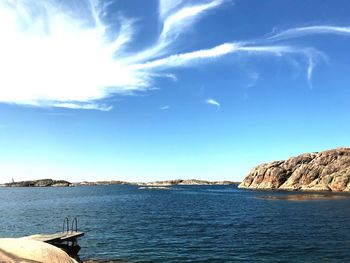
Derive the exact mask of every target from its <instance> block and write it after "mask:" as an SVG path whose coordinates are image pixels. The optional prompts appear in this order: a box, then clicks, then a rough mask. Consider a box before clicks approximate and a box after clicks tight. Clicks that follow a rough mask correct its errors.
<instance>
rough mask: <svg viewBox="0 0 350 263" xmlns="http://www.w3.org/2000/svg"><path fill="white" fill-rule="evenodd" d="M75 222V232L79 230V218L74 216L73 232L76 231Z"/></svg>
mask: <svg viewBox="0 0 350 263" xmlns="http://www.w3.org/2000/svg"><path fill="white" fill-rule="evenodd" d="M74 223H75V232H78V218H77V217H74V219H73V221H72V227H71V232H73V231H74Z"/></svg>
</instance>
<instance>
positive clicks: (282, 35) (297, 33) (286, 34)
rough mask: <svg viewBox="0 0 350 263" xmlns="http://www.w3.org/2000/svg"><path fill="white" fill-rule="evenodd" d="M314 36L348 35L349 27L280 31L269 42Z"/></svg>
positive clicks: (319, 26)
mask: <svg viewBox="0 0 350 263" xmlns="http://www.w3.org/2000/svg"><path fill="white" fill-rule="evenodd" d="M314 34H338V35H350V27H340V26H330V25H315V26H307V27H295V28H291V29H287V30H284V31H281V32H279V33H277V34H274V35H272V36H271V37H269V38H268V39H270V40H283V39H288V38H295V37H303V36H308V35H314Z"/></svg>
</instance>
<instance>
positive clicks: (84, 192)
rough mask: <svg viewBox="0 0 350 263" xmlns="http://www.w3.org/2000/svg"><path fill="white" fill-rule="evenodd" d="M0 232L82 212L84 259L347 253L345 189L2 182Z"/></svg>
mask: <svg viewBox="0 0 350 263" xmlns="http://www.w3.org/2000/svg"><path fill="white" fill-rule="evenodd" d="M0 213H1V221H0V237H21V236H26V235H32V234H38V233H55V232H60V231H62V227H63V220H64V218H65V217H68V218H70V220H71V221H72V220H73V218H75V217H77V219H78V228H79V229H78V230H80V231H83V232H85V236H84V237H82V238H81V239H79V245H80V246H81V251H80V253H79V254H80V257H81V259H82V260H88V259H96V260H110V261H112V260H113V262H114V261H115V262H318V263H319V262H350V195H347V194H332V193H329V194H328V193H327V194H326V193H301V192H282V191H255V190H243V189H238V188H237V187H236V186H233V185H227V186H172V187H170V188H169V189H140V188H139V187H137V186H131V185H111V186H82V187H67V188H54V187H52V188H0Z"/></svg>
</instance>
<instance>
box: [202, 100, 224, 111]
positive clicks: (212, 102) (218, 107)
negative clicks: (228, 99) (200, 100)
mask: <svg viewBox="0 0 350 263" xmlns="http://www.w3.org/2000/svg"><path fill="white" fill-rule="evenodd" d="M205 103H207V104H209V105H213V106H215V107H216V110H217V111H219V110H220V107H221V105H220V103H219V102H218V101H216V100H214V99H212V98H209V99H206V100H205Z"/></svg>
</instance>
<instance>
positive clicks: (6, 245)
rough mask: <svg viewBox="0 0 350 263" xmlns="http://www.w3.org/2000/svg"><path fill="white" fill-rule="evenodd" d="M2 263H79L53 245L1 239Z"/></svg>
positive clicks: (27, 240)
mask: <svg viewBox="0 0 350 263" xmlns="http://www.w3.org/2000/svg"><path fill="white" fill-rule="evenodd" d="M0 262H18V263H30V262H31V263H34V262H36V263H47V262H50V263H77V261H76V260H74V259H72V258H70V257H69V256H68V254H67V253H66V252H64V251H63V250H61V249H59V248H57V247H55V246H53V245H50V244H46V243H44V242H40V241H35V240H30V239H26V238H0Z"/></svg>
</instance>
